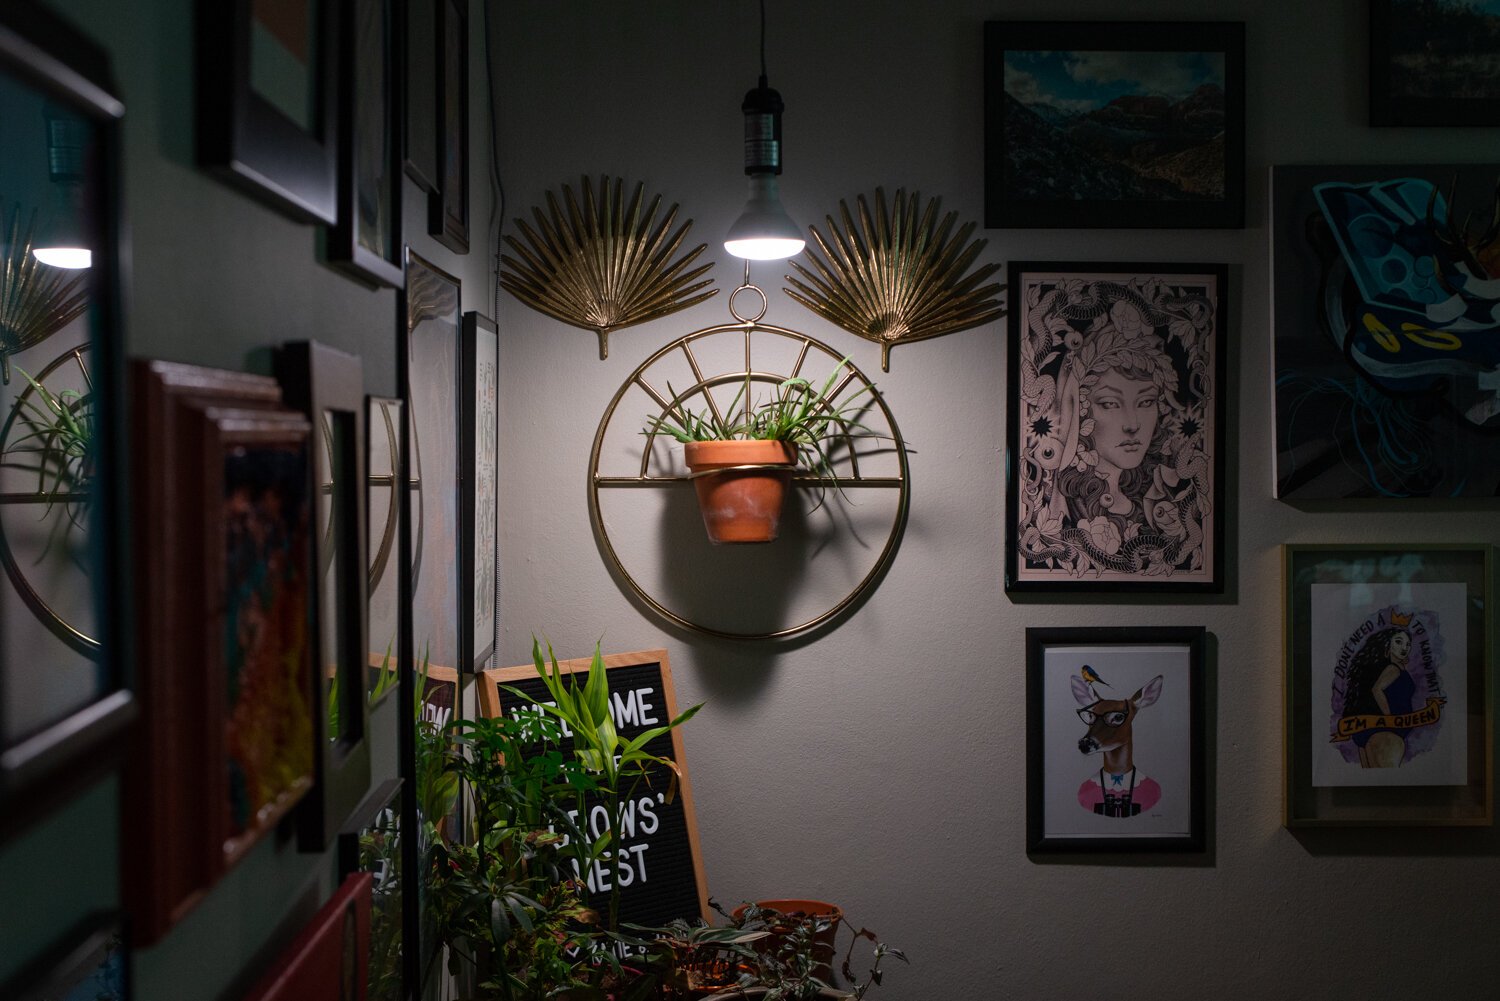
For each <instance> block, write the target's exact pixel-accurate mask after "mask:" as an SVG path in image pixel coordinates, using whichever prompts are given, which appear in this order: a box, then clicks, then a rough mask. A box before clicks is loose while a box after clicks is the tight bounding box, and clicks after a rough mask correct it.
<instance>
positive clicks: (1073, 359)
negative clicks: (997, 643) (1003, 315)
mask: <svg viewBox="0 0 1500 1001" xmlns="http://www.w3.org/2000/svg"><path fill="white" fill-rule="evenodd" d="M1226 270H1227V269H1226V268H1225V267H1224V266H1223V265H1199V266H1186V265H1159V264H1053V263H1032V262H1012V263H1011V265H1010V286H1009V287H1010V301H1011V308H1010V317H1009V324H1010V330H1009V333H1010V337H1009V350H1010V358H1009V369H1008V370H1009V394H1008V401H1009V406H1008V421H1007V424H1008V430H1007V444H1008V449H1007V453H1008V467H1007V474H1008V475H1007V483H1006V547H1005V559H1006V567H1005V588H1006V590H1007V591H1010V592H1024V591H1135V590H1139V591H1202V592H1218V591H1222V590H1223V587H1224V578H1223V552H1222V550H1223V536H1224V532H1223V520H1222V515H1221V512H1220V507H1221V502H1222V499H1223V486H1222V484H1223V479H1224V477H1223V466H1224V454H1223V453H1224V449H1223V437H1224V432H1223V427H1224V395H1223V383H1224V351H1223V342H1224V338H1223V318H1224V316H1225V299H1226V285H1227V276H1226Z"/></svg>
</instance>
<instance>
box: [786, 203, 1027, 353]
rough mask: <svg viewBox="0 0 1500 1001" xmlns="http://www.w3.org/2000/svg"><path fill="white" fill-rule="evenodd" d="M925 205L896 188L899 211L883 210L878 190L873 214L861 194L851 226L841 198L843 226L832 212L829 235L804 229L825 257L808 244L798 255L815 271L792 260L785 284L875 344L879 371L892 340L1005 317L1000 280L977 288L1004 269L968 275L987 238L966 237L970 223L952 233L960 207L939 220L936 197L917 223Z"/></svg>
mask: <svg viewBox="0 0 1500 1001" xmlns="http://www.w3.org/2000/svg"><path fill="white" fill-rule="evenodd" d="M921 201H922V196H921V194H920V193H916V192H913V194H912V196H911V197H910V198H907V197H906V191H905V189H901V188H898V189H897V190H896V199H895V206H894V207H895V211H894V212H890V213H888V212H887V211H886V205H885V191H884V189H882V188H876V189H875V211H874V213H873V214H872V213H871V212H870V207H869V205H868V204H867V203H866V201H865V196H864V195H860V196H858V198H857V199H856V204H857V205H858V206H859V225H858V227H856V226H855V221H854V218H853V217H852V216H851V215H850V212H849V206H848V204H847V203H846V202H844V201H842V200H841V201H840V202H839V213H840V215H841V216H842V217H843V223H844V227H843V231H842V232H840V230H839V228H838V225H837V224H836V223H835V222H834V220H833V217H832V216H826V217H825V218H826V219H827V222H828V234H829V238H830V239H829V240H824V239H823V235H822V234H821V233H819V232H818V230H817V227H815V226H809V227H808V231H809V232H810V233H811V234H812V238H813V243H814V244H816V245H817V248H818V249H819V250H821V251H822V256H821V257H820V256H819V255H818V254H817V253H815V252H814V251H813V247H812V246H809V247H808V248H807V250H805V251H804V252H803V256H804V257H805V258H806V259H807V261H808V262H809V263H810V264H811V265H812V266H811V267H806V266H804V265H803V264H802V263H801V262H799V261H795V260H794V261H792V262H791V264H792V267H793V268H794V269H795V270H796V272H797V274H798V275H800V276H801V277H802V279H804V281H799V280H798V279H797V278H796V277H794V276H792V275H787V276H786V280H787V281H789V282H791V283H792V284H793V285H794V286H796V288H795V289H790V288H789V289H785V290H784V291H785V292H786V294H787V295H789V296H791V297H792V298H793V299H795V300H797V301H798V302H800V303H802V305H804V306H806V307H807V308H808V309H810V310H812V311H813V312H814V313H817V314H818V315H820V316H822V317H824V318H825V319H828V320H830V321H832V322H833V323H836V324H838V325H839V326H840V327H843V328H844V329H845V330H847V331H849V332H850V333H851V334H855V335H857V336H859V337H863V338H865V339H866V340H870V341H874V342H875V343H877V344H879V345H880V367H881V369H882V370H884V371H886V372H889V371H890V370H891V346H892V345H893V344H897V343H899V342H902V341H919V340H924V339H926V338H928V337H937V336H939V335H940V334H951V333H954V332H955V331H959V330H967V329H969V328H970V327H977V326H979V325H980V324H982V323H988V322H989V321H990V320H993V319H996V318H998V317H1001V316H1004V315H1005V303H1004V301H1003V299H1002V298H1001V297H1003V295H1004V293H1005V286H1004V285H999V284H991V285H984V286H982V287H981V285H980V283H981V282H983V281H984V280H985V279H986V278H988V277H990V276H991V275H993V274H994V273H995V272H996V271H999V270H1000V265H998V264H986V265H984V266H982V267H980V268H978V269H977V270H975V271H973V272H972V273H969V274H965V272H966V271H968V269H969V267H970V265H972V264H973V263H974V259H975V258H976V257H978V256H979V252H980V251H981V250H983V249H984V246H985V244H986V243H987V242H988V241H986V240H976V241H974V242H973V243H969V236H970V234H972V233H973V232H974V225H975V224H974V223H972V222H971V223H966V224H965V225H964V226H963V227H961V228H960V229H959V231H958V233H957V234H956V235H952V237H951V239H950V234H952V233H953V224H954V221H955V220H956V219H957V218H958V213H957V212H949V213H948V214H947V215H945V216H944V217H943V221H942V222H941V223H938V222H937V214H938V209H939V206H940V205H941V204H942V199H939V198H934V199H932V200H931V201H930V202H928V203H927V211H926V212H922V213H921V218H920V221H919V220H918V214H919V211H920V207H921ZM830 241H831V242H830ZM814 269H816V272H817V273H814Z"/></svg>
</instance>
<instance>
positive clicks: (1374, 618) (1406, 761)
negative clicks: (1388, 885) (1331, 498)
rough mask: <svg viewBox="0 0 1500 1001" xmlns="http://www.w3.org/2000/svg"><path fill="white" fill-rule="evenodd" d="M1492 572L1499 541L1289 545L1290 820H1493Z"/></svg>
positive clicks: (1339, 823)
mask: <svg viewBox="0 0 1500 1001" xmlns="http://www.w3.org/2000/svg"><path fill="white" fill-rule="evenodd" d="M1493 580H1494V547H1493V546H1490V545H1487V544H1467V543H1404V544H1403V543H1393V544H1376V545H1366V544H1331V545H1330V544H1305V543H1299V544H1294V545H1285V546H1283V547H1282V582H1283V599H1282V600H1283V616H1284V618H1283V631H1282V639H1283V643H1284V646H1285V651H1284V660H1285V675H1284V686H1283V692H1284V695H1285V716H1286V718H1285V745H1284V757H1283V768H1282V776H1283V780H1284V799H1283V805H1284V812H1283V823H1284V824H1285V825H1286V826H1287V827H1288V828H1303V827H1416V826H1466V827H1488V826H1490V825H1491V824H1492V823H1493V822H1494V797H1495V783H1494V776H1493V765H1492V762H1493V761H1494V708H1493V707H1494V692H1493V687H1492V678H1491V661H1492V659H1493V653H1492V650H1493V644H1494V612H1493V610H1492V608H1491V604H1490V602H1491V594H1492V591H1493V588H1492V581H1493ZM1398 633H1404V634H1405V635H1406V647H1405V649H1406V653H1405V655H1402V656H1396V657H1392V656H1391V654H1392V653H1393V652H1394V651H1396V647H1395V644H1394V642H1393V637H1394V636H1395V635H1396V634H1398ZM1386 664H1390V665H1392V666H1393V668H1398V669H1391V668H1387V667H1386ZM1385 670H1389V671H1390V673H1389V675H1383V674H1382V673H1381V672H1383V671H1385ZM1377 687H1378V688H1379V690H1380V698H1379V699H1377V698H1376V697H1375V690H1376V689H1377ZM1381 700H1384V701H1383V702H1382V701H1381ZM1373 714H1380V715H1378V716H1375V715H1373ZM1377 740H1378V741H1381V742H1384V743H1383V744H1377Z"/></svg>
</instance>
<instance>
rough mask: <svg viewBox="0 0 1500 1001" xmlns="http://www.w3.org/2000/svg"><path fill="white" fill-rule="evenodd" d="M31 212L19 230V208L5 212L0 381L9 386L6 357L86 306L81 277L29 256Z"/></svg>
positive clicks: (0, 260) (41, 338)
mask: <svg viewBox="0 0 1500 1001" xmlns="http://www.w3.org/2000/svg"><path fill="white" fill-rule="evenodd" d="M35 227H36V212H34V211H33V212H32V213H31V219H30V220H29V221H28V222H27V224H26V230H25V232H24V233H23V232H22V231H21V207H20V206H19V205H17V206H16V207H15V208H13V209H12V210H11V213H10V220H9V224H8V225H7V226H6V227H5V232H6V233H7V234H8V235H9V239H8V240H7V241H6V244H5V254H4V256H3V257H0V383H5V384H7V385H8V384H9V383H10V356H11V355H13V354H19V353H20V352H22V351H25V350H26V349H27V348H29V347H31V346H32V345H34V344H39V343H41V342H42V341H44V340H46V339H47V338H48V337H51V336H52V335H53V334H55V333H57V332H58V331H59V330H61V329H62V328H63V327H66V326H67V325H68V324H70V323H72V322H73V321H74V320H76V319H78V317H80V316H82V315H83V313H84V311H85V310H86V309H88V306H89V296H88V290H87V289H86V288H85V287H84V279H83V276H82V275H74V276H68V275H66V274H65V273H64V272H62V271H60V270H58V269H56V268H52V267H49V266H47V265H45V264H43V263H42V262H40V261H38V260H37V259H36V257H35V255H33V254H32V252H31V234H32V231H33V230H34V229H35Z"/></svg>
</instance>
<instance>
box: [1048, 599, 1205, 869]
mask: <svg viewBox="0 0 1500 1001" xmlns="http://www.w3.org/2000/svg"><path fill="white" fill-rule="evenodd" d="M1205 635H1206V634H1205V633H1204V631H1203V629H1202V628H1201V627H1197V626H1181V627H1167V628H1082V629H1028V630H1026V850H1027V852H1028V853H1045V852H1143V851H1144V852H1201V851H1203V849H1204V833H1203V832H1204V795H1205V793H1204V789H1205V785H1204V782H1205V779H1204V774H1205V768H1206V766H1205V761H1204V758H1205V754H1204V720H1203V649H1204V638H1205Z"/></svg>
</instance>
